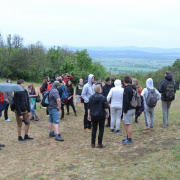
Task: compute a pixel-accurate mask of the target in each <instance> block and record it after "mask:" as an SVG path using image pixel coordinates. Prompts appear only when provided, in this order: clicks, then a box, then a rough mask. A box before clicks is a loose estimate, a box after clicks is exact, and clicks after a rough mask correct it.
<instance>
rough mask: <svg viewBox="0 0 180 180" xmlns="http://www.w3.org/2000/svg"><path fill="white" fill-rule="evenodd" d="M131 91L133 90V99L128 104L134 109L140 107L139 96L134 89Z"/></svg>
mask: <svg viewBox="0 0 180 180" xmlns="http://www.w3.org/2000/svg"><path fill="white" fill-rule="evenodd" d="M132 90H133V97H132V100H131V102H130V104H131V106H132V107H134V108H136V107H139V106H141V95H140V94H139V93H138V92H137V91H135V90H134V89H132Z"/></svg>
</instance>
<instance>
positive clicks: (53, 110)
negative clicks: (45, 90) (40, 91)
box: [48, 81, 64, 141]
mask: <svg viewBox="0 0 180 180" xmlns="http://www.w3.org/2000/svg"><path fill="white" fill-rule="evenodd" d="M59 86H60V83H59V81H55V82H54V85H53V86H52V88H51V90H50V91H49V105H48V110H49V130H50V132H49V137H55V140H57V141H64V139H63V138H62V137H61V134H60V133H59V122H60V113H59V111H60V108H61V100H60V96H59V91H58V88H59ZM53 125H54V129H55V132H54V131H53Z"/></svg>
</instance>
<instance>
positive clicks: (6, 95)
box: [4, 79, 13, 122]
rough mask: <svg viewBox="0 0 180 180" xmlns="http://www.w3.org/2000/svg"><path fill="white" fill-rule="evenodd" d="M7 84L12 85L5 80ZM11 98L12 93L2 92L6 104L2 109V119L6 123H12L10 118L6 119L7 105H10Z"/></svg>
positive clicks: (9, 81) (8, 80)
mask: <svg viewBox="0 0 180 180" xmlns="http://www.w3.org/2000/svg"><path fill="white" fill-rule="evenodd" d="M6 82H7V83H12V82H11V80H10V79H7V81H6ZM12 98H13V93H12V92H4V100H5V101H6V102H7V104H6V107H5V109H4V118H5V121H6V122H10V121H12V120H11V119H10V118H8V108H9V105H10V104H11V101H12Z"/></svg>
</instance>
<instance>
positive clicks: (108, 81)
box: [102, 77, 114, 127]
mask: <svg viewBox="0 0 180 180" xmlns="http://www.w3.org/2000/svg"><path fill="white" fill-rule="evenodd" d="M113 87H114V85H113V83H112V81H111V78H110V77H107V78H106V84H105V85H104V87H103V89H102V95H103V96H104V97H106V98H107V96H108V94H109V91H110V90H111V88H113ZM109 112H111V111H110V108H109ZM110 124H111V116H109V117H108V122H107V124H106V127H110Z"/></svg>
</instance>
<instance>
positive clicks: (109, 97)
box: [107, 89, 112, 103]
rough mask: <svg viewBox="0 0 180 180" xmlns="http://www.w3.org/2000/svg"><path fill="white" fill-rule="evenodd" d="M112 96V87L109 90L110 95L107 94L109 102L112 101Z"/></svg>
mask: <svg viewBox="0 0 180 180" xmlns="http://www.w3.org/2000/svg"><path fill="white" fill-rule="evenodd" d="M111 97H112V89H111V90H110V91H109V93H108V95H107V101H108V103H109V102H110V100H111Z"/></svg>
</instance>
